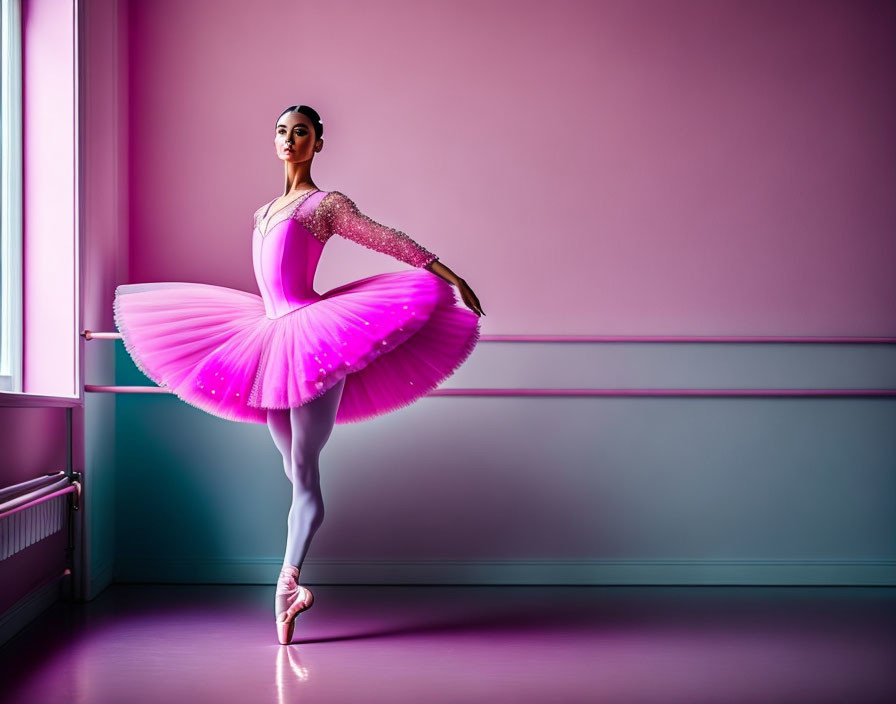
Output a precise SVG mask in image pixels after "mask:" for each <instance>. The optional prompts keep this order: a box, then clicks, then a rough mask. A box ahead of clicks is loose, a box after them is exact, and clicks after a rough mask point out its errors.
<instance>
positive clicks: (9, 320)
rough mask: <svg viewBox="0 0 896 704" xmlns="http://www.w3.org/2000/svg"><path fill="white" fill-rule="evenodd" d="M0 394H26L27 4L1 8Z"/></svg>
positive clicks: (8, 2) (6, 2)
mask: <svg viewBox="0 0 896 704" xmlns="http://www.w3.org/2000/svg"><path fill="white" fill-rule="evenodd" d="M0 74H2V75H0V91H2V100H0V103H2V107H0V326H2V329H0V392H12V393H21V392H22V382H23V379H22V357H23V349H22V348H23V332H24V330H23V325H22V315H23V311H22V308H23V301H22V296H23V281H22V250H23V242H22V215H23V214H22V208H23V205H22V204H23V200H22V157H23V155H22V2H21V0H2V6H0Z"/></svg>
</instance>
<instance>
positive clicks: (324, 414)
mask: <svg viewBox="0 0 896 704" xmlns="http://www.w3.org/2000/svg"><path fill="white" fill-rule="evenodd" d="M344 386H345V377H343V378H342V379H340V380H339V382H338V383H337V384H336V385H335V386H333V387H332V388H331V389H329V390H328V391H327V392H326V393H325V394H323V395H322V396H318V397H317V398H316V399H314V400H313V401H309V402H308V403H306V404H305V405H303V406H298V407H296V408H287V409H283V410H268V429H269V430H270V431H271V437H273V438H274V444H275V445H276V446H277V449H278V450H279V451H280V454H281V455H283V469H284V470H285V471H286V476H287V477H289V480H290V482H292V506H291V507H290V509H289V516H288V518H287V521H286V527H287V538H286V555H285V557H284V558H283V564H284V565H293V566H295V567H297V568H299V569H301V567H302V562H303V561H304V560H305V555H306V554H307V553H308V548H309V546H310V545H311V539H312V538H313V537H314V534H315V533H316V532H317V529H318V528H320V525H321V523H323V520H324V500H323V496H322V494H321V491H320V468H319V467H318V459H319V458H320V451H321V450H322V449H323V447H324V444H325V443H326V442H327V440H328V439H329V437H330V433H331V432H332V430H333V425H334V423H335V421H336V411H337V410H338V408H339V401H340V399H341V398H342V388H343V387H344Z"/></svg>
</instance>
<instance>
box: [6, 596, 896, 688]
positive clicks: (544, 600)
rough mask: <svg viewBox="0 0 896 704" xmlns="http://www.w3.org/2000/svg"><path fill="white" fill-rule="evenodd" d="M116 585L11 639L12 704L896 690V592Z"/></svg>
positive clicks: (49, 614)
mask: <svg viewBox="0 0 896 704" xmlns="http://www.w3.org/2000/svg"><path fill="white" fill-rule="evenodd" d="M312 588H314V592H315V604H314V606H313V607H312V608H311V609H310V610H309V611H308V612H306V613H304V614H301V615H300V616H299V620H298V625H297V627H296V634H295V640H294V643H293V644H292V645H290V646H281V645H279V644H278V643H277V640H276V632H275V628H274V613H273V592H274V587H273V584H272V585H270V586H263V587H262V586H174V585H162V586H159V585H150V586H133V585H113V586H111V587H109V588H108V589H107V590H106V591H105V592H103V593H102V594H101V595H100V596H98V597H97V598H96V599H95V600H93V601H92V602H89V603H86V604H76V605H71V604H61V603H60V604H57V605H56V606H54V607H52V608H51V609H49V610H48V611H46V612H45V613H44V614H43V615H42V616H41V617H40V618H39V619H38V620H37V621H35V622H34V623H33V624H31V625H30V626H29V627H28V628H27V629H25V630H24V631H22V632H20V633H19V634H18V635H17V636H15V637H14V638H13V639H12V640H10V641H9V642H8V643H7V644H6V645H5V646H4V647H3V648H2V649H0V673H2V674H0V677H2V678H3V680H4V681H3V682H2V683H0V684H2V686H0V701H3V702H6V701H10V702H22V703H23V704H42V703H44V702H53V703H54V704H55V703H57V702H65V703H81V702H84V703H89V704H106V703H107V702H108V703H115V704H120V703H121V704H125V703H127V704H139V703H142V702H160V701H162V700H164V701H166V702H217V703H218V704H227V703H229V702H247V703H255V702H311V703H316V702H424V703H427V704H429V703H432V702H656V703H661V704H673V703H676V702H687V704H698V703H699V702H714V703H715V702H738V703H740V704H749V703H751V702H774V703H775V704H784V703H787V702H811V703H812V704H820V703H823V702H838V703H849V704H857V703H860V702H894V701H896V589H890V588H839V587H837V588H831V587H827V588H801V587H759V588H755V587H500V586H498V587H431V586H409V587H376V586H366V587H365V586H361V587H358V586H326V585H320V586H317V587H316V588H315V587H313V585H312Z"/></svg>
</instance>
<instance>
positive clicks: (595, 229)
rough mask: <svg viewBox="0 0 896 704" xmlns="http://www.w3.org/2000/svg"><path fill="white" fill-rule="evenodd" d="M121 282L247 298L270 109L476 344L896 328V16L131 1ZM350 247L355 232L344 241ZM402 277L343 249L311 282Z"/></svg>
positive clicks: (533, 5) (875, 5)
mask: <svg viewBox="0 0 896 704" xmlns="http://www.w3.org/2000/svg"><path fill="white" fill-rule="evenodd" d="M130 18H131V21H130V29H129V32H130V36H129V39H130V42H129V46H130V51H131V55H130V60H131V68H130V75H129V78H130V86H131V90H130V104H129V108H130V120H131V121H130V125H129V148H130V169H131V172H130V179H131V183H130V198H131V204H132V207H131V210H130V217H131V221H130V223H129V225H130V231H131V234H130V236H131V240H130V243H129V245H130V248H131V258H130V280H131V281H159V280H174V281H176V280H183V281H200V282H207V283H216V284H220V285H225V286H232V287H236V288H242V289H246V290H250V291H253V292H256V291H257V289H256V286H255V282H254V280H253V278H252V266H251V261H250V232H251V216H252V212H253V211H254V209H255V208H256V207H258V206H259V205H261V204H262V203H264V202H265V201H267V200H269V199H270V198H273V197H274V196H275V195H277V194H278V193H279V192H280V189H281V188H282V178H283V177H282V167H281V165H280V163H279V162H278V160H277V159H276V157H275V155H274V153H273V151H272V146H271V139H272V136H273V123H274V120H275V118H276V117H277V115H278V114H279V111H280V110H281V109H282V108H283V107H285V106H287V105H291V104H293V103H297V102H304V103H308V104H310V105H313V106H315V107H316V108H317V109H318V110H319V111H320V112H321V114H322V116H323V120H324V123H325V126H326V134H325V148H324V150H323V151H322V152H321V153H320V154H319V155H318V156H317V157H316V159H315V167H314V177H315V181H316V182H317V183H318V185H319V186H320V187H321V188H323V189H325V190H341V191H343V192H345V193H347V194H349V195H350V196H352V197H353V198H354V199H355V200H356V202H357V203H358V204H359V206H360V207H361V209H362V210H365V211H366V212H367V213H368V214H370V215H371V216H372V217H375V218H376V219H378V220H380V221H382V222H385V223H387V224H389V225H392V226H395V227H399V228H400V229H402V230H404V231H405V232H407V233H408V234H409V235H411V236H412V237H414V238H415V239H416V240H418V241H419V242H421V243H422V244H424V245H425V246H427V247H428V248H430V249H432V250H433V251H435V252H437V253H438V254H440V256H441V258H442V260H443V261H444V263H445V264H447V265H448V266H450V267H451V268H452V269H454V270H455V271H456V272H457V273H458V274H459V275H461V276H463V277H464V278H466V279H467V280H468V282H469V283H470V284H471V285H472V286H473V288H474V289H475V290H476V292H477V294H478V295H479V297H480V299H481V301H482V303H483V307H484V309H485V311H486V313H487V314H488V315H487V317H486V318H484V319H483V333H484V334H496V333H569V334H588V333H591V334H693V335H702V334H706V335H709V334H755V335H894V334H896V306H894V304H893V301H896V277H893V276H892V270H893V264H894V262H896V238H894V234H893V233H894V232H896V199H894V198H893V194H894V193H896V160H894V159H893V155H894V147H896V132H894V130H893V125H894V124H896V81H893V73H892V67H893V66H894V65H896V5H894V4H893V3H887V2H849V1H846V0H843V1H840V2H814V1H813V2H808V1H804V2H786V1H777V0H776V1H774V2H772V1H769V2H757V1H755V0H750V1H744V2H730V1H724V2H723V1H717V0H700V1H694V0H688V1H684V0H680V1H678V2H629V1H626V2H621V1H620V2H556V3H551V4H547V3H543V2H531V1H520V0H513V1H510V0H493V1H491V2H443V3H437V2H419V0H391V1H378V2H371V1H369V0H355V1H350V0H349V1H345V2H336V3H318V2H290V3H284V2H282V1H279V0H277V1H275V0H256V2H252V3H244V2H237V1H236V0H229V1H226V2H200V1H194V2H182V1H181V0H155V1H154V2H137V1H135V0H132V2H131V5H130ZM343 245H344V246H343ZM402 266H403V265H401V264H398V263H397V262H393V261H392V260H387V259H386V258H385V257H381V255H370V256H368V255H367V254H365V253H364V252H363V250H361V248H360V247H358V246H357V245H353V244H351V243H347V242H339V241H336V240H332V241H331V243H330V244H328V250H325V254H324V259H323V261H322V264H321V271H320V273H319V275H318V279H317V285H316V288H317V290H319V291H322V290H326V289H328V288H330V287H332V286H335V285H337V284H338V283H340V282H342V281H345V280H348V279H350V278H358V277H359V276H360V275H366V274H367V273H372V272H373V271H378V270H386V269H393V268H401V267H402Z"/></svg>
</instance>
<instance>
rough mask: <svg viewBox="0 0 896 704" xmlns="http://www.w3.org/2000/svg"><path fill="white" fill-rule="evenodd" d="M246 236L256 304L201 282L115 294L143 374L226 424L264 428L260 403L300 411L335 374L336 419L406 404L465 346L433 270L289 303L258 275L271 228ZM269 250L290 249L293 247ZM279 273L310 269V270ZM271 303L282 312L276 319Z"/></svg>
mask: <svg viewBox="0 0 896 704" xmlns="http://www.w3.org/2000/svg"><path fill="white" fill-rule="evenodd" d="M319 200H320V199H319V198H318V202H319ZM293 222H300V221H297V220H293ZM279 229H280V230H284V231H286V230H290V229H292V230H297V231H299V232H298V234H296V233H293V235H291V236H293V237H296V236H301V231H305V228H302V227H300V226H299V227H293V228H290V227H289V226H287V227H280V228H279ZM255 234H256V238H255V244H256V247H255V252H256V273H257V274H258V275H259V285H260V287H261V290H262V293H263V294H267V295H268V298H267V299H266V298H265V297H264V296H258V295H256V294H253V293H249V292H246V291H240V290H236V289H231V288H225V287H222V286H213V285H209V284H201V283H184V282H155V283H143V284H124V285H121V286H118V287H117V288H116V290H115V301H114V304H113V308H114V315H115V323H116V326H117V327H118V329H119V331H120V332H121V337H122V341H123V342H124V345H125V349H126V350H127V351H128V353H129V354H130V355H131V357H132V358H133V360H134V362H135V364H136V365H137V367H138V368H139V369H140V370H141V371H142V372H143V373H144V374H145V375H146V376H148V377H149V378H150V379H152V380H153V381H154V382H156V383H157V384H159V385H160V386H163V387H167V388H168V389H170V390H171V391H172V392H173V393H174V394H176V395H177V396H178V397H179V398H180V399H182V400H183V401H185V402H187V403H189V404H191V405H193V406H196V407H198V408H200V409H202V410H204V411H206V412H208V413H211V414H213V415H216V416H219V417H221V418H225V419H227V420H233V421H242V422H250V423H265V422H266V421H267V409H285V408H291V407H295V406H301V405H303V404H305V403H307V402H308V401H310V400H312V399H314V398H316V397H318V396H320V395H322V394H323V393H325V392H326V391H327V390H329V389H330V388H331V387H332V386H333V385H334V384H336V383H337V382H338V381H339V380H340V379H342V378H343V377H346V382H345V387H344V389H343V394H342V399H341V402H340V405H339V410H338V412H337V416H336V423H352V422H357V421H361V420H365V419H369V418H373V417H375V416H378V415H382V414H384V413H388V412H390V411H393V410H397V409H399V408H402V407H405V406H408V405H409V404H411V403H413V402H414V401H416V400H417V399H419V398H420V397H422V396H424V395H425V394H427V393H428V392H429V391H431V390H433V389H434V388H436V387H437V386H438V385H439V384H440V383H441V382H442V381H443V380H444V379H446V378H447V377H448V376H450V375H451V374H452V373H453V372H454V371H455V370H456V369H457V368H458V367H459V366H460V365H461V364H462V363H463V362H464V361H465V360H466V359H467V357H468V356H469V355H470V353H471V352H472V351H473V348H474V347H475V345H476V343H477V341H478V339H479V316H477V315H476V314H475V313H474V312H473V311H471V310H468V309H466V308H463V307H460V306H459V305H457V297H456V294H455V292H454V288H453V287H452V286H451V285H450V284H448V283H447V282H446V281H444V280H443V279H441V278H440V277H438V276H436V275H435V274H433V273H431V272H429V271H426V270H424V269H422V268H418V269H414V270H409V271H400V272H392V273H384V274H377V275H375V276H370V277H367V278H365V279H361V280H359V281H353V282H351V283H349V284H345V285H343V286H339V287H337V288H334V289H332V290H330V291H327V292H326V293H324V294H320V295H319V294H316V293H315V292H313V291H311V290H310V286H306V287H305V289H303V292H304V298H303V297H302V296H298V295H293V296H292V298H291V299H290V296H289V295H284V291H286V292H287V293H288V292H289V291H290V290H291V291H292V292H293V294H295V292H296V291H298V290H299V289H297V288H296V287H295V286H293V287H290V286H284V285H283V283H284V282H283V281H278V282H277V284H278V285H277V286H276V287H273V286H272V285H271V284H272V281H271V277H270V276H265V272H264V266H263V262H264V258H263V256H262V246H268V247H277V244H276V235H267V236H266V237H261V236H260V235H261V233H260V231H259V230H258V229H256V233H255ZM309 234H310V233H309ZM287 236H288V235H284V234H281V235H280V237H281V239H282V238H283V237H287ZM271 237H274V238H275V239H273V240H271V241H269V242H267V243H266V244H263V243H260V240H266V239H267V238H271ZM310 239H313V240H314V242H318V244H320V242H319V239H316V238H314V237H312V238H310ZM280 249H284V251H291V252H292V254H293V255H294V254H295V248H294V247H293V248H292V250H289V248H284V247H282V246H281V247H280ZM311 250H312V254H313V245H312V247H311ZM424 251H425V250H424ZM305 255H306V259H307V251H305ZM318 256H319V252H318ZM311 259H312V260H313V264H314V265H315V266H316V263H317V260H316V259H314V257H313V256H312V257H311ZM429 260H430V261H431V258H430V259H429ZM281 270H282V271H292V272H294V273H295V272H299V271H306V272H307V271H310V272H311V273H312V276H313V271H314V266H311V267H309V268H303V267H301V266H295V267H290V269H288V270H286V269H282V267H281V269H278V271H281ZM305 283H307V282H305ZM309 301H310V302H309ZM280 309H285V310H287V312H285V313H282V314H279V315H277V312H279V310H280ZM271 313H274V315H273V316H272V315H271Z"/></svg>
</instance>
